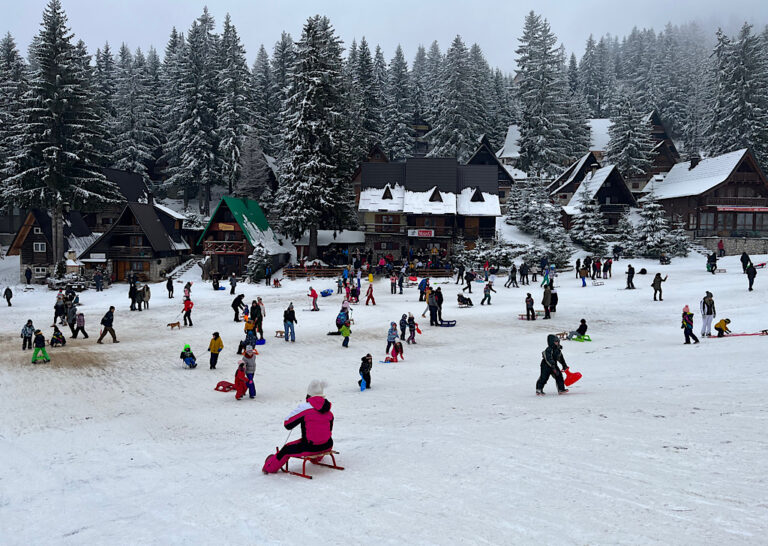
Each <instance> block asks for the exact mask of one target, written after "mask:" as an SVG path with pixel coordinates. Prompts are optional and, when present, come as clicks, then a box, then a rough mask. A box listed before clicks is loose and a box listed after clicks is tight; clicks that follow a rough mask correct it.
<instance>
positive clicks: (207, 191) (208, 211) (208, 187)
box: [203, 182, 211, 216]
mask: <svg viewBox="0 0 768 546" xmlns="http://www.w3.org/2000/svg"><path fill="white" fill-rule="evenodd" d="M204 198H205V202H204V204H203V214H204V215H205V216H210V214H211V184H210V182H208V183H206V184H205V196H204Z"/></svg>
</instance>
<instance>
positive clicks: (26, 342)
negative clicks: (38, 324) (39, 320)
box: [21, 319, 35, 351]
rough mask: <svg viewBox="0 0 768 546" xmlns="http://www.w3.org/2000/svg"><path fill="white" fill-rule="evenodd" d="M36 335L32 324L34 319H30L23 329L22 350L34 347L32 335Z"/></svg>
mask: <svg viewBox="0 0 768 546" xmlns="http://www.w3.org/2000/svg"><path fill="white" fill-rule="evenodd" d="M34 335H35V327H34V326H33V325H32V319H30V320H28V321H27V323H26V324H25V325H24V327H23V328H22V329H21V350H22V351H26V350H27V347H29V348H30V349H31V348H32V336H34Z"/></svg>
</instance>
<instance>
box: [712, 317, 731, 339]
mask: <svg viewBox="0 0 768 546" xmlns="http://www.w3.org/2000/svg"><path fill="white" fill-rule="evenodd" d="M730 323H731V319H727V318H724V319H722V320H720V321H719V322H718V323H717V324H715V330H717V337H724V336H725V334H730V333H731V330H730V329H729V328H728V325H729V324H730Z"/></svg>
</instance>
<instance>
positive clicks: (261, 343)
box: [256, 339, 267, 345]
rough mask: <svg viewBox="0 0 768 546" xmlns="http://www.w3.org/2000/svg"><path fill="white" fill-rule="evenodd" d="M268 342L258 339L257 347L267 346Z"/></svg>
mask: <svg viewBox="0 0 768 546" xmlns="http://www.w3.org/2000/svg"><path fill="white" fill-rule="evenodd" d="M266 343H267V340H266V339H257V340H256V345H266Z"/></svg>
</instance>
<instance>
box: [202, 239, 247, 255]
mask: <svg viewBox="0 0 768 546" xmlns="http://www.w3.org/2000/svg"><path fill="white" fill-rule="evenodd" d="M203 254H207V255H210V254H243V255H245V254H246V247H245V241H203Z"/></svg>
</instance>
